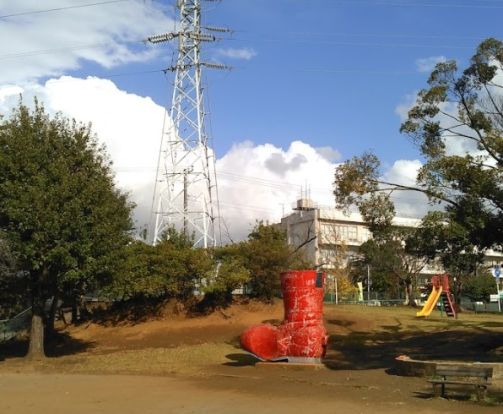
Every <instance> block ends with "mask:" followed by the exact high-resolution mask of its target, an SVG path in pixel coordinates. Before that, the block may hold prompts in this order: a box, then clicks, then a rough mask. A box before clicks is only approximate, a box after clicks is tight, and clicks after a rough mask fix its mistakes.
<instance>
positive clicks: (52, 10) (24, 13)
mask: <svg viewBox="0 0 503 414" xmlns="http://www.w3.org/2000/svg"><path fill="white" fill-rule="evenodd" d="M126 1H131V0H109V1H100V2H96V3H87V4H78V5H74V6H64V7H54V8H52V9H41V10H31V11H27V12H19V13H11V14H4V15H0V19H8V18H11V17H19V16H27V15H31V14H42V13H52V12H58V11H63V10H70V9H82V8H84V7H93V6H103V5H106V4H114V3H124V2H126Z"/></svg>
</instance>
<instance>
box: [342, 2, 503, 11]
mask: <svg viewBox="0 0 503 414" xmlns="http://www.w3.org/2000/svg"><path fill="white" fill-rule="evenodd" d="M483 1H487V0H479V2H483ZM491 1H492V0H491ZM334 2H336V3H341V4H344V5H351V6H362V5H363V6H366V5H371V6H378V7H382V6H385V7H437V8H463V9H503V4H502V3H501V2H499V1H493V3H492V4H491V3H488V4H482V5H481V4H478V5H475V4H470V3H465V4H460V3H459V2H458V3H445V2H443V3H424V2H420V3H414V2H410V1H408V2H400V1H399V0H390V1H386V0H376V1H370V0H334ZM495 3H496V4H501V5H494V4H495Z"/></svg>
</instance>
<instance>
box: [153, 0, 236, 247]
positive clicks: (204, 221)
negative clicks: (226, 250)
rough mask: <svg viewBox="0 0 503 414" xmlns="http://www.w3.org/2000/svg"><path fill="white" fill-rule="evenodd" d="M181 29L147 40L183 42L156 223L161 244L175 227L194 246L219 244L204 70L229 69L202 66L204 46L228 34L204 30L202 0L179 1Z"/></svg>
mask: <svg viewBox="0 0 503 414" xmlns="http://www.w3.org/2000/svg"><path fill="white" fill-rule="evenodd" d="M177 8H178V9H179V12H180V22H179V30H175V31H173V32H168V33H164V34H160V35H155V36H151V37H149V38H147V41H149V42H151V43H161V42H167V41H170V40H173V39H178V57H177V60H176V64H175V65H173V66H172V67H170V68H168V69H167V70H169V71H172V72H175V81H174V88H173V98H172V103H171V110H170V114H169V115H170V117H169V118H167V119H166V118H165V122H164V127H163V133H162V140H161V146H160V151H159V158H158V165H157V173H156V180H155V188H154V196H153V201H152V211H151V220H150V232H151V242H152V243H153V244H154V245H155V244H156V243H157V242H158V241H159V240H160V239H161V237H162V236H163V234H164V233H165V232H166V230H167V229H168V228H170V227H175V228H177V229H179V230H180V229H183V232H184V234H185V235H186V236H192V235H194V236H195V237H194V245H195V246H200V247H204V248H206V247H211V246H215V245H216V243H217V233H218V232H217V231H216V230H217V226H216V219H217V217H218V214H219V205H218V191H217V181H216V171H215V154H214V152H213V150H212V149H211V148H210V147H209V146H208V137H207V135H206V132H205V111H204V101H203V89H202V86H201V69H202V68H203V67H207V68H213V69H227V67H226V66H225V65H221V64H216V63H207V62H202V61H201V44H202V43H203V42H214V41H216V40H217V38H216V37H215V36H214V35H213V34H211V32H228V31H229V30H228V29H225V28H218V27H205V28H204V32H203V30H202V26H201V0H178V1H177Z"/></svg>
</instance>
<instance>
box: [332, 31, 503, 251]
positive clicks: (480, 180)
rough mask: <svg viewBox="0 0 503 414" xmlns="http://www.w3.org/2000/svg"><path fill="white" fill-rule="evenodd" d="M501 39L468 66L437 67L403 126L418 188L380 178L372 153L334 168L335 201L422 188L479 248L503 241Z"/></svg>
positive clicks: (479, 51)
mask: <svg viewBox="0 0 503 414" xmlns="http://www.w3.org/2000/svg"><path fill="white" fill-rule="evenodd" d="M502 90H503V43H502V42H501V41H499V40H496V39H487V40H485V41H483V42H482V43H481V44H480V45H479V47H478V49H477V51H476V53H475V55H474V56H473V57H472V59H471V61H470V64H469V66H468V67H467V68H466V69H465V70H464V71H459V69H458V66H457V63H456V62H455V61H448V62H443V63H439V64H437V66H436V68H435V69H434V70H433V72H432V73H431V75H430V78H429V80H428V87H427V88H425V89H423V90H421V91H420V92H419V93H418V95H417V98H416V102H415V104H414V106H413V107H412V108H411V110H410V111H409V114H408V119H407V120H406V121H405V122H404V123H403V124H402V126H401V131H402V132H403V133H404V134H406V135H408V136H409V137H410V138H411V139H412V141H413V143H414V144H415V145H416V146H417V147H418V148H419V151H420V152H421V154H422V156H423V157H424V160H425V163H424V165H423V166H422V168H421V169H420V171H419V174H418V176H417V183H416V186H406V185H400V184H398V183H392V182H387V181H385V180H383V179H382V173H381V171H380V162H379V160H378V158H377V157H376V156H375V155H373V154H370V153H367V154H364V155H362V156H361V157H354V158H353V159H351V160H349V161H348V162H346V163H344V164H342V165H341V166H340V167H338V169H337V171H336V174H335V184H336V188H335V196H336V199H337V202H338V204H339V205H340V206H344V207H347V206H348V205H350V204H352V203H358V202H361V201H362V200H363V199H364V198H365V196H366V195H368V194H371V193H376V192H382V191H390V190H393V191H400V190H408V191H420V192H422V193H424V194H426V195H427V196H428V197H429V199H430V201H431V202H433V203H443V206H444V209H445V212H446V213H447V214H448V215H449V220H452V221H453V222H456V223H457V224H458V225H459V226H462V227H463V228H464V230H465V232H466V237H467V240H469V242H470V243H471V244H472V245H473V246H477V247H478V248H479V249H485V248H500V246H501V245H502V244H503V210H502V209H503V172H502V171H503V170H502V167H503V93H502Z"/></svg>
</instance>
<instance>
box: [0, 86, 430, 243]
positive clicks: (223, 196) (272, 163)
mask: <svg viewBox="0 0 503 414" xmlns="http://www.w3.org/2000/svg"><path fill="white" fill-rule="evenodd" d="M20 92H22V93H23V99H24V101H25V102H26V103H29V102H31V101H32V98H33V96H35V95H36V96H37V97H38V98H39V100H40V101H41V102H43V103H44V105H45V106H46V108H47V110H48V111H50V112H56V111H61V112H62V113H64V114H66V115H67V116H71V117H74V118H76V119H77V120H80V121H82V122H92V125H93V130H94V131H95V132H96V133H97V135H98V137H99V139H100V140H101V141H102V142H103V143H104V144H105V145H106V147H107V150H108V153H109V154H110V157H111V159H112V161H113V162H114V169H115V171H116V179H117V182H118V184H119V186H120V187H121V188H123V189H125V190H126V191H128V192H129V193H130V194H131V198H132V200H133V201H134V202H135V203H136V204H137V208H136V210H135V221H136V223H137V225H138V226H144V225H146V224H147V223H148V220H149V216H150V208H151V201H152V195H153V184H154V177H155V169H156V166H157V165H156V164H157V156H158V151H159V143H160V138H161V131H162V123H163V117H164V113H165V112H164V109H163V108H162V107H160V106H159V105H157V104H156V103H155V102H153V101H152V100H151V99H150V98H148V97H141V96H138V95H135V94H131V93H127V92H125V91H122V90H120V89H118V88H117V86H116V85H115V84H114V83H113V82H111V81H109V80H104V79H98V78H94V77H89V78H87V79H78V78H72V77H61V78H59V79H52V80H49V81H47V82H46V83H45V84H38V83H30V84H26V85H24V86H23V87H20V86H16V87H13V86H6V87H0V113H6V112H7V110H8V108H12V107H14V106H15V105H16V104H17V102H18V99H19V93H20ZM76 96H78V97H79V99H75V97H76ZM168 122H170V121H169V120H168ZM323 153H325V154H323ZM326 153H327V151H325V150H320V148H313V147H312V146H310V145H309V144H307V143H305V142H302V141H294V142H292V143H291V144H290V146H289V147H288V148H286V149H283V148H280V147H277V146H275V145H273V144H262V145H255V144H253V143H252V142H251V141H245V142H241V143H238V144H235V145H234V146H233V147H232V148H231V149H230V150H229V151H228V152H227V153H226V154H225V155H224V156H223V157H221V158H220V159H218V160H217V172H218V185H219V196H220V209H221V216H222V217H224V219H225V225H224V226H223V233H224V240H225V233H226V227H227V228H228V229H229V231H230V235H231V237H232V239H234V240H240V239H242V238H245V237H246V235H247V234H248V232H249V230H250V229H251V228H252V226H253V225H254V224H255V222H256V221H257V220H265V221H269V222H277V221H279V220H280V218H281V216H282V214H283V213H289V212H290V210H291V207H292V205H293V204H294V202H295V201H296V199H298V198H299V196H300V195H301V188H303V189H304V191H306V188H307V189H308V190H309V195H310V197H311V198H312V199H313V200H314V201H315V202H317V203H318V204H320V205H327V206H333V205H334V197H333V194H332V191H333V179H334V177H333V175H334V169H335V166H336V164H334V163H333V162H332V160H330V159H328V158H330V157H328V156H327V155H326ZM328 154H332V158H333V156H334V155H337V156H338V152H337V150H335V149H333V148H330V151H328ZM420 166H421V163H420V162H419V161H417V160H414V161H407V160H400V161H397V162H396V163H395V164H394V165H393V166H392V167H391V168H390V169H389V171H388V172H387V173H386V175H385V177H386V178H387V179H389V180H390V181H392V180H393V181H397V182H399V183H403V184H413V182H414V179H415V175H416V173H417V170H418V168H420ZM396 197H397V199H396V202H397V212H398V214H399V215H404V216H415V217H417V216H418V215H421V214H422V213H423V212H424V211H425V210H426V208H427V206H426V201H425V200H424V199H420V198H419V196H418V195H417V194H405V193H400V194H397V195H396Z"/></svg>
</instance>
